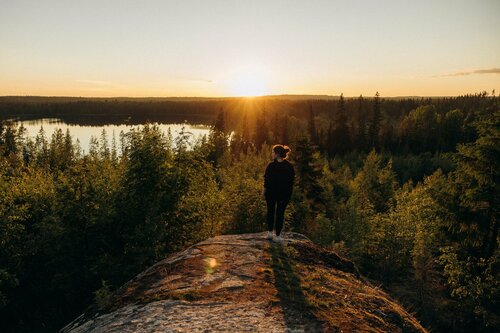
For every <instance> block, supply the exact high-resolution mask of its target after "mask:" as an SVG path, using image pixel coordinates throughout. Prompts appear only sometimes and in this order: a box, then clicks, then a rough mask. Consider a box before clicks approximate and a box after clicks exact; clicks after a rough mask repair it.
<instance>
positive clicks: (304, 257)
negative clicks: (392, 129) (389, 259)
mask: <svg viewBox="0 0 500 333" xmlns="http://www.w3.org/2000/svg"><path fill="white" fill-rule="evenodd" d="M283 235H284V238H285V243H284V244H279V243H274V242H272V241H270V240H267V239H266V238H265V233H255V234H242V235H222V236H217V237H213V238H210V239H207V240H205V241H203V242H200V243H197V244H194V245H192V246H190V247H188V248H187V249H185V250H184V251H182V252H178V253H176V254H173V255H171V256H169V257H168V258H166V259H165V260H162V261H160V262H158V263H156V264H155V265H153V266H151V267H150V268H149V269H147V270H146V271H144V272H143V273H141V274H139V275H137V276H136V277H135V278H133V279H132V280H130V281H129V282H127V283H126V284H125V285H123V286H122V287H121V288H120V289H118V290H117V291H116V292H115V293H114V294H113V295H112V296H111V297H110V299H109V300H108V302H107V303H106V304H105V305H104V306H103V305H101V308H100V309H97V307H96V306H93V307H92V308H90V309H89V310H88V311H87V312H86V313H84V314H82V315H81V316H80V317H78V318H76V319H75V320H74V321H73V322H71V323H70V324H68V325H67V326H66V327H64V328H63V329H62V330H61V332H72V333H80V332H96V333H97V332H266V333H267V332H269V333H270V332H363V331H365V332H425V329H424V328H423V327H422V326H421V325H420V324H419V323H418V321H417V320H416V319H415V318H414V317H413V316H412V315H410V314H409V313H408V312H406V311H405V310H404V309H403V308H402V307H401V306H400V305H399V304H398V303H396V302H395V301H394V300H392V299H391V298H390V297H389V296H388V295H387V294H386V293H384V292H383V291H382V290H380V289H378V288H375V287H374V286H372V285H370V283H368V282H367V281H365V279H363V277H361V276H360V274H359V272H358V270H357V269H356V267H355V266H354V264H353V263H352V262H350V261H348V260H346V259H343V258H341V257H339V256H338V255H336V254H335V253H334V252H331V251H328V250H325V249H323V248H321V247H319V246H317V245H315V244H314V243H312V242H311V241H309V240H308V239H307V238H306V237H305V236H303V235H301V234H298V233H288V232H287V233H283Z"/></svg>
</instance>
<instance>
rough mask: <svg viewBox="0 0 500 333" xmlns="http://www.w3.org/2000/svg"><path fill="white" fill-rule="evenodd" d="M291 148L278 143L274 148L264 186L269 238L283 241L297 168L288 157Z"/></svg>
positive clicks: (263, 192) (263, 193)
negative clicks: (286, 212) (283, 230)
mask: <svg viewBox="0 0 500 333" xmlns="http://www.w3.org/2000/svg"><path fill="white" fill-rule="evenodd" d="M289 152H290V148H289V147H288V146H284V145H280V144H276V145H274V146H273V148H272V158H273V161H272V162H270V163H269V164H268V165H267V167H266V171H265V173H264V188H263V190H262V195H263V196H264V198H265V199H266V204H267V227H268V232H267V239H271V238H273V239H274V241H277V242H282V241H283V238H282V237H281V236H280V234H281V230H282V229H283V222H284V217H285V209H286V207H287V205H288V203H289V202H290V199H291V197H292V191H293V182H294V178H295V170H294V167H293V165H292V163H290V162H289V161H288V159H287V157H288V153H289ZM275 216H276V237H273V227H274V222H275Z"/></svg>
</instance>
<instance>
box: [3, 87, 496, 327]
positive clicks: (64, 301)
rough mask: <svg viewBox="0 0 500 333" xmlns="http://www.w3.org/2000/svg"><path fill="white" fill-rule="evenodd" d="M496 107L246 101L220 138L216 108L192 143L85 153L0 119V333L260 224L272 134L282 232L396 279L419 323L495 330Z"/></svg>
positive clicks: (121, 145) (379, 276)
mask: <svg viewBox="0 0 500 333" xmlns="http://www.w3.org/2000/svg"><path fill="white" fill-rule="evenodd" d="M496 101H497V98H496V97H495V98H488V97H487V96H486V95H483V94H481V95H473V96H467V97H463V98H456V99H440V100H438V101H435V100H427V99H426V100H421V101H418V102H416V101H413V100H400V101H396V102H394V101H390V100H381V99H379V97H378V96H377V97H376V98H375V99H363V98H359V99H356V100H354V99H348V98H346V99H344V98H342V100H341V101H340V100H339V101H333V102H316V101H312V102H311V103H310V104H308V103H307V104H304V103H302V102H301V103H297V104H296V105H295V104H294V106H293V107H292V106H290V105H288V104H286V106H287V107H286V108H285V107H283V108H282V109H280V108H279V107H278V106H280V105H282V104H280V102H277V101H271V100H270V101H269V104H266V107H269V108H270V109H272V111H273V112H271V113H268V112H267V111H266V110H268V109H267V108H266V109H264V107H263V103H262V104H258V103H259V102H255V101H254V102H252V103H257V109H259V108H260V107H262V109H263V111H264V112H262V113H261V112H258V113H257V114H256V115H255V114H252V113H250V112H249V113H247V114H248V115H250V116H252V115H253V116H254V117H256V118H257V119H254V118H250V119H247V118H246V117H245V119H244V121H243V122H242V123H241V127H240V128H241V130H240V131H241V133H238V131H236V132H235V133H233V134H234V135H233V137H232V140H231V143H229V142H228V141H229V140H228V138H229V136H228V133H230V129H231V128H232V127H231V124H233V123H234V121H235V120H234V118H232V117H231V111H230V110H228V111H224V112H222V111H221V110H220V105H217V108H216V109H214V112H212V114H213V115H216V113H217V112H219V116H218V117H216V121H215V124H214V125H213V128H212V130H211V132H210V135H209V136H208V138H207V137H205V138H202V139H201V140H200V141H198V142H196V143H195V144H194V145H191V144H190V143H189V137H190V133H189V132H187V131H185V129H183V130H182V131H181V133H180V135H178V136H177V137H176V138H175V140H174V139H173V138H172V136H171V133H167V135H164V134H163V133H162V132H161V131H160V130H159V128H158V127H157V126H156V125H152V124H145V125H144V126H142V127H137V128H133V129H132V130H131V131H129V132H127V133H120V135H119V138H118V140H116V138H115V137H114V135H113V138H112V141H111V145H110V144H109V137H108V134H107V133H106V132H103V133H102V134H101V136H100V137H99V138H92V142H91V145H90V150H89V152H88V153H87V154H82V151H81V148H80V146H79V144H78V142H77V143H73V138H72V137H71V135H70V133H69V132H66V133H65V134H64V133H63V132H62V131H61V130H56V131H55V132H54V133H45V131H44V129H43V128H41V129H40V131H39V133H38V135H37V136H36V137H35V138H29V137H27V136H26V133H25V130H24V129H23V128H22V127H20V128H15V127H14V126H13V124H3V123H2V124H1V125H0V156H1V157H0V329H1V330H2V331H19V332H31V331H54V330H57V329H59V328H60V327H62V325H64V324H66V323H67V322H68V321H69V320H71V319H73V318H74V317H75V316H76V315H78V314H79V313H81V312H82V311H83V309H84V308H85V307H86V306H87V305H88V304H90V303H91V302H96V303H97V305H98V306H99V307H101V308H103V307H106V305H107V304H108V302H109V300H110V295H111V293H112V292H113V288H112V287H111V286H119V285H122V284H123V283H124V282H125V281H127V280H129V279H130V278H132V277H133V276H134V275H135V274H137V273H139V272H141V271H143V270H144V269H145V268H146V267H147V266H149V265H150V264H152V263H154V262H156V261H158V260H160V259H163V258H164V257H165V256H167V255H168V254H170V253H172V252H174V251H178V250H181V249H183V248H185V247H186V246H188V245H191V244H193V243H195V242H198V241H200V240H203V239H205V238H207V237H211V236H214V235H217V234H221V233H244V232H245V233H246V232H259V231H262V230H265V208H266V206H265V200H264V198H263V197H262V195H261V190H262V185H263V171H264V169H265V166H266V165H267V163H268V162H269V161H270V160H271V158H270V156H271V146H272V143H273V142H271V141H270V140H271V138H274V139H278V138H281V139H282V140H284V141H288V140H290V142H289V143H288V144H289V145H290V146H291V147H292V154H291V162H292V163H294V165H295V170H296V173H297V177H296V184H295V185H296V186H295V187H294V192H293V195H292V199H291V202H290V203H289V206H288V208H287V210H286V215H285V230H293V231H298V232H302V233H305V234H306V235H307V236H308V237H310V238H311V239H313V240H314V241H315V242H317V243H318V244H321V245H323V246H326V247H331V248H332V249H334V250H335V251H339V252H341V253H342V254H343V255H349V256H350V257H351V258H352V259H353V260H355V261H356V263H357V264H358V265H359V267H360V268H361V269H362V271H363V273H364V274H365V275H368V276H369V277H370V278H372V279H375V280H378V281H382V282H383V283H384V286H387V287H391V286H395V285H399V286H401V285H403V286H404V287H402V288H400V289H399V292H401V289H403V290H404V292H402V293H401V294H398V295H399V296H401V297H400V298H401V299H402V300H403V301H405V302H410V301H409V300H411V304H410V305H411V306H412V307H413V308H414V309H415V310H416V311H417V313H418V315H419V316H420V315H421V316H422V320H423V321H424V322H425V323H426V324H430V325H431V326H432V327H437V328H438V329H439V330H443V331H445V330H455V331H487V330H495V329H497V328H498V327H496V326H495V325H496V324H495V323H498V319H497V315H496V313H495V311H496V308H497V307H498V304H497V302H498V301H497V300H498V299H499V298H500V297H499V296H500V295H499V287H498V281H499V279H498V267H499V262H498V219H499V217H498V207H500V203H499V196H498V188H499V185H498V184H499V171H498V170H500V165H499V161H500V156H499V155H500V154H499V147H500V135H499V123H500V120H499V118H500V115H499V112H498V107H497V106H496ZM266 103H267V102H266ZM273 103H275V104H273ZM322 103H323V104H322ZM297 105H298V106H297ZM301 105H302V106H301ZM310 107H312V109H311V108H310ZM225 110H226V109H225ZM311 110H314V112H312V111H311ZM331 110H339V112H340V113H338V114H336V115H335V116H336V117H332V114H331ZM401 110H403V111H404V112H403V111H401ZM259 111H260V110H259ZM278 111H279V112H282V114H281V115H280V114H279V112H278ZM308 111H309V112H308ZM344 111H345V112H344ZM367 111H368V112H367ZM370 111H371V112H370ZM269 114H271V115H272V116H274V118H272V117H269V116H268V115H269ZM272 119H275V120H274V122H275V123H274V124H273V120H272ZM253 120H256V121H255V125H256V127H255V130H254V133H253V134H254V136H253V137H252V135H251V133H250V130H249V129H250V126H249V124H250V123H251V122H253ZM285 120H286V123H285V122H284V121H285ZM281 121H283V123H281ZM330 121H331V122H330ZM278 123H279V124H278ZM472 124H474V126H472ZM328 127H330V131H329V134H328V131H327V129H328ZM325 135H326V136H328V135H330V138H329V139H328V138H325ZM315 136H317V137H315ZM335 137H336V139H335V140H333V138H335ZM117 141H118V142H117ZM340 142H342V143H344V144H346V145H347V146H350V148H347V146H340V145H339V143H340ZM282 143H287V142H282ZM325 143H326V144H325ZM333 143H335V144H337V147H335V148H339V150H328V149H331V148H332V147H333V146H331V147H330V148H328V147H329V145H330V144H333ZM456 143H462V144H460V145H458V147H456ZM373 147H376V148H377V151H376V150H375V149H372V150H371V151H369V150H370V149H371V148H373ZM353 149H356V150H353ZM443 152H448V153H446V154H445V153H443ZM331 157H333V158H331ZM394 290H396V292H398V291H397V290H398V289H397V288H395V289H394ZM408 295H409V296H410V297H406V296H408ZM453 302H457V303H453ZM450 304H452V305H453V304H459V306H452V305H450ZM430 307H432V311H429V309H428V308H430ZM426 309H427V310H426ZM430 312H432V313H433V314H431V315H429V313H430ZM457 318H458V319H457ZM458 320H459V321H458ZM457 321H458V322H459V325H458V324H456V322H457Z"/></svg>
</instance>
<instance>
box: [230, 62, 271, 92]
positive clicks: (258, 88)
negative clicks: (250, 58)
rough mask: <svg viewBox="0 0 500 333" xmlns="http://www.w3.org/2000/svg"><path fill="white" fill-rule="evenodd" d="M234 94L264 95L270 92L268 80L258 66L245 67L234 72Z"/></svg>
mask: <svg viewBox="0 0 500 333" xmlns="http://www.w3.org/2000/svg"><path fill="white" fill-rule="evenodd" d="M230 90H231V94H232V95H233V96H244V97H253V96H262V95H266V94H269V87H268V80H267V78H266V76H265V75H264V74H263V71H262V70H261V69H258V68H253V67H251V68H245V69H242V70H239V71H237V72H236V73H234V74H233V78H232V80H231V83H230Z"/></svg>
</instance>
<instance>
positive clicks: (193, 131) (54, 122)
mask: <svg viewBox="0 0 500 333" xmlns="http://www.w3.org/2000/svg"><path fill="white" fill-rule="evenodd" d="M21 124H22V125H23V127H24V128H25V129H26V134H27V136H29V137H31V138H33V139H34V138H35V137H36V136H37V134H38V133H39V132H40V128H42V127H43V130H44V132H45V137H46V138H47V139H48V140H50V138H51V136H52V133H54V131H55V130H56V129H58V128H60V129H61V130H62V131H63V134H65V133H66V130H67V129H69V132H70V134H71V136H72V138H73V142H76V140H77V139H78V140H79V141H80V146H81V148H82V150H83V151H84V152H88V150H89V145H90V140H91V138H92V137H95V138H97V139H98V140H99V139H100V138H101V135H102V131H103V130H105V131H106V136H107V139H108V143H109V144H110V145H111V141H112V139H113V136H115V138H116V143H117V146H118V147H119V141H120V140H119V139H120V132H121V131H123V132H124V133H127V132H128V131H130V130H131V129H132V128H140V127H142V125H126V124H121V125H114V124H109V125H103V126H88V125H83V126H82V125H75V124H67V123H65V122H63V121H61V120H60V119H54V118H44V119H37V120H22V121H17V122H15V125H16V127H19V126H20V125H21ZM157 125H158V127H159V128H160V129H161V130H162V131H163V133H164V134H165V135H167V133H168V129H170V132H171V134H172V137H173V139H174V146H175V138H177V137H178V135H179V133H180V132H181V130H182V127H183V126H184V131H185V132H189V133H190V135H189V140H188V141H189V144H190V145H192V144H194V143H195V141H196V140H197V139H200V138H201V137H202V136H203V135H204V134H206V135H207V137H208V133H209V131H210V127H209V126H207V125H202V124H187V123H184V124H157Z"/></svg>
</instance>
